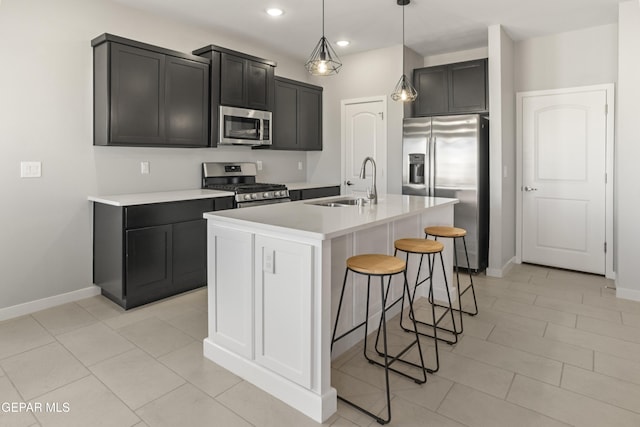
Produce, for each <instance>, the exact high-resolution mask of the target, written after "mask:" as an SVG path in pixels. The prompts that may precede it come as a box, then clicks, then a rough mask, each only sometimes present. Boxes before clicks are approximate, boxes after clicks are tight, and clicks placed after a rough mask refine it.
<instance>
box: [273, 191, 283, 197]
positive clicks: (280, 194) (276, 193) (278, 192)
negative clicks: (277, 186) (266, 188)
mask: <svg viewBox="0 0 640 427" xmlns="http://www.w3.org/2000/svg"><path fill="white" fill-rule="evenodd" d="M273 195H274V196H276V197H280V196H282V191H275V192H274V193H273Z"/></svg>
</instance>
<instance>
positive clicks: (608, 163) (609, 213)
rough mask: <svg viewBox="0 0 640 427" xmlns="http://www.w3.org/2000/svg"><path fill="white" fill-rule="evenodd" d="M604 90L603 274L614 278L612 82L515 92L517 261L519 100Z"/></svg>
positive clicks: (520, 162) (518, 244)
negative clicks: (605, 114)
mask: <svg viewBox="0 0 640 427" xmlns="http://www.w3.org/2000/svg"><path fill="white" fill-rule="evenodd" d="M594 90H604V91H605V92H606V97H607V104H606V107H605V108H607V110H606V111H607V117H606V142H605V145H606V147H605V153H606V154H605V174H606V176H605V177H603V179H605V180H606V183H605V242H606V244H607V252H606V253H605V277H606V278H607V279H615V277H616V276H615V271H614V270H613V252H614V250H615V242H614V239H615V236H614V234H613V211H614V203H613V187H614V186H613V181H614V157H613V156H614V138H615V132H614V124H615V84H614V83H607V84H601V85H593V86H576V87H570V88H562V89H551V90H535V91H527V92H518V93H516V167H517V171H518V173H516V262H517V263H518V264H521V263H522V222H523V221H522V201H523V199H522V181H523V177H522V174H523V172H524V171H523V155H522V151H523V147H522V140H523V136H522V120H523V117H522V103H523V100H524V99H525V98H527V97H532V96H545V95H561V94H567V93H574V92H589V91H594Z"/></svg>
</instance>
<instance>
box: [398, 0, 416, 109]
mask: <svg viewBox="0 0 640 427" xmlns="http://www.w3.org/2000/svg"><path fill="white" fill-rule="evenodd" d="M397 2H398V6H402V77H400V80H398V83H397V84H396V87H395V88H394V89H393V93H392V94H391V99H393V100H394V101H402V102H412V101H415V100H416V98H417V97H418V91H417V90H416V88H414V87H413V86H412V85H411V82H410V81H409V79H407V75H406V74H405V73H404V7H405V6H406V5H408V4H409V3H411V0H397Z"/></svg>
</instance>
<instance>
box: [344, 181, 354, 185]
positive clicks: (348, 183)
mask: <svg viewBox="0 0 640 427" xmlns="http://www.w3.org/2000/svg"><path fill="white" fill-rule="evenodd" d="M344 183H345V184H347V185H353V182H351V181H345V182H344Z"/></svg>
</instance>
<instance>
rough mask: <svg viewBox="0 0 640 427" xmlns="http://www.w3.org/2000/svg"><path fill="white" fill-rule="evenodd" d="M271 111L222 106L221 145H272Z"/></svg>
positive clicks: (219, 140) (219, 142) (219, 141)
mask: <svg viewBox="0 0 640 427" xmlns="http://www.w3.org/2000/svg"><path fill="white" fill-rule="evenodd" d="M271 124H272V120H271V112H270V111H260V110H248V109H246V108H236V107H226V106H224V105H221V106H220V126H219V128H220V135H219V139H218V144H219V145H225V144H226V145H271Z"/></svg>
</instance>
